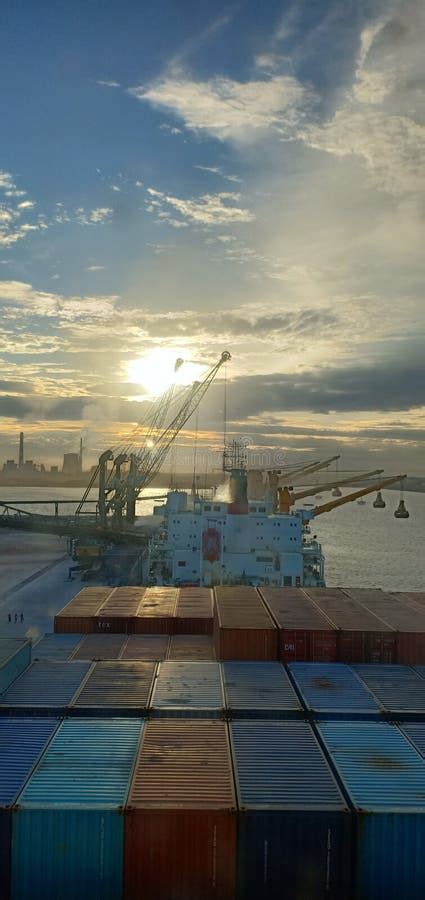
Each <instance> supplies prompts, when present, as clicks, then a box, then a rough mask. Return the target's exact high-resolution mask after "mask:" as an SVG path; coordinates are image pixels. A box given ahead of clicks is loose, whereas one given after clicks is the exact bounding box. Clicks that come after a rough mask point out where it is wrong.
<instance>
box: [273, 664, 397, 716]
mask: <svg viewBox="0 0 425 900" xmlns="http://www.w3.org/2000/svg"><path fill="white" fill-rule="evenodd" d="M289 670H290V672H291V675H292V677H293V679H294V681H295V684H296V686H297V688H298V691H299V693H300V695H301V697H302V700H303V703H304V705H305V707H306V709H307V710H308V711H309V712H311V713H312V714H313V715H314V716H316V717H317V718H326V719H332V718H343V719H353V718H362V719H367V718H376V716H378V715H379V713H380V712H381V708H380V706H379V703H378V701H377V700H375V698H374V697H373V696H372V694H371V693H370V691H368V689H367V687H366V686H365V685H364V684H363V682H362V681H361V680H360V679H359V678H358V677H357V675H356V674H355V672H353V670H352V669H351V668H350V666H346V665H344V663H302V662H300V663H291V664H290V665H289Z"/></svg>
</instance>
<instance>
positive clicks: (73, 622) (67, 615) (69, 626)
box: [54, 586, 112, 634]
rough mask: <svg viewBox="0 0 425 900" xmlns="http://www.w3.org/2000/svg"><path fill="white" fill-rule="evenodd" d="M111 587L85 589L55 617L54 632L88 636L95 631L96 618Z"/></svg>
mask: <svg viewBox="0 0 425 900" xmlns="http://www.w3.org/2000/svg"><path fill="white" fill-rule="evenodd" d="M111 592H112V588H111V587H98V586H96V587H85V588H83V589H82V590H81V591H79V593H78V594H77V595H76V596H75V597H73V598H72V600H70V602H69V603H67V605H66V606H65V607H64V608H63V609H61V610H60V612H58V613H57V614H56V616H55V620H54V630H55V631H56V632H58V633H61V634H62V633H64V632H65V633H81V634H90V632H92V631H94V630H95V626H96V616H97V613H98V612H99V610H100V609H101V608H102V606H103V604H104V603H105V601H106V599H107V597H108V596H109V594H110V593H111Z"/></svg>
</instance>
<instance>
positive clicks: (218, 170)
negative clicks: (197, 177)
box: [194, 165, 242, 183]
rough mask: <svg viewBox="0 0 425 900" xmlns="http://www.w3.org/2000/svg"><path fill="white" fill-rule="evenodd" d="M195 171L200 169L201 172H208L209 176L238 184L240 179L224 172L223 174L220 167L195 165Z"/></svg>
mask: <svg viewBox="0 0 425 900" xmlns="http://www.w3.org/2000/svg"><path fill="white" fill-rule="evenodd" d="M194 168H195V169H200V171H201V172H210V174H211V175H218V176H219V177H220V178H224V180H225V181H235V182H238V183H240V182H241V181H242V178H239V175H227V174H226V172H223V169H222V168H221V167H220V166H199V165H197V166H196V165H195V167H194Z"/></svg>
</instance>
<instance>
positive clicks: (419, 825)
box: [318, 722, 425, 900]
mask: <svg viewBox="0 0 425 900" xmlns="http://www.w3.org/2000/svg"><path fill="white" fill-rule="evenodd" d="M318 729H319V733H320V735H321V737H322V739H323V740H324V742H325V746H326V748H327V751H328V753H329V754H330V758H331V761H332V764H333V765H334V766H335V768H336V770H337V772H338V775H339V777H340V778H341V779H342V783H343V785H344V787H345V790H346V791H347V794H348V796H349V798H350V801H351V803H352V805H353V807H354V810H355V814H356V815H355V841H354V847H355V880H354V884H353V888H354V896H355V897H356V900H357V898H359V900H378V898H382V900H402V898H403V900H404V898H405V900H423V896H424V884H425V852H424V851H425V760H424V759H422V757H421V756H420V755H419V753H417V752H416V751H415V750H414V748H413V747H412V745H411V744H410V743H409V742H408V741H407V739H406V738H405V737H404V736H403V735H402V734H401V732H400V731H399V730H398V728H396V726H394V725H390V724H388V723H375V722H322V723H321V724H320V725H319V726H318Z"/></svg>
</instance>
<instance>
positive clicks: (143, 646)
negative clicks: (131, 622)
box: [120, 634, 170, 662]
mask: <svg viewBox="0 0 425 900" xmlns="http://www.w3.org/2000/svg"><path fill="white" fill-rule="evenodd" d="M169 642H170V638H169V637H168V635H167V634H130V635H129V637H128V639H127V641H126V643H125V644H124V647H123V649H122V651H121V656H120V659H139V660H145V661H146V662H162V660H163V659H165V658H166V656H167V652H168V645H169Z"/></svg>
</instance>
